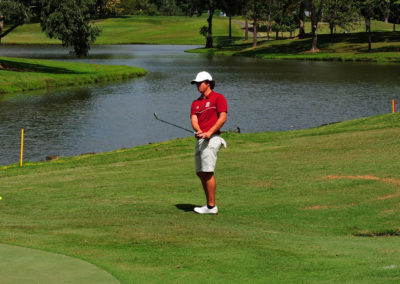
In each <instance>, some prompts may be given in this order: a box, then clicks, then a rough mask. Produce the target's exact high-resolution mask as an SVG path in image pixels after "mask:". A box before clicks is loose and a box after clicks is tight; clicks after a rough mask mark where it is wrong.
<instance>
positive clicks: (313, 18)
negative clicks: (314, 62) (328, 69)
mask: <svg viewBox="0 0 400 284" xmlns="http://www.w3.org/2000/svg"><path fill="white" fill-rule="evenodd" d="M313 2H314V1H312V7H311V34H312V45H311V51H313V52H315V51H317V50H318V48H317V42H318V21H317V15H316V11H315V7H314V3H313Z"/></svg>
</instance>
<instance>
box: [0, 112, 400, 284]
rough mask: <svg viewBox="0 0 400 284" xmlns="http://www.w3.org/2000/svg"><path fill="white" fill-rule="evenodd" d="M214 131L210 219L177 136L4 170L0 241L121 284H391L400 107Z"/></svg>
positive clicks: (186, 143) (395, 269)
mask: <svg viewBox="0 0 400 284" xmlns="http://www.w3.org/2000/svg"><path fill="white" fill-rule="evenodd" d="M223 137H224V138H225V140H226V141H227V143H228V148H227V149H223V150H221V152H220V153H219V160H218V165H217V170H216V176H217V180H218V190H217V205H218V207H219V214H218V215H217V216H202V215H198V214H195V213H193V211H192V209H193V207H194V206H195V205H196V206H197V205H201V204H203V202H204V200H203V199H204V196H203V195H204V193H203V192H202V189H201V186H200V184H199V181H198V179H197V177H196V175H195V173H194V169H193V167H194V165H193V148H194V142H195V140H194V138H186V139H176V140H173V141H168V142H164V143H155V144H151V145H145V146H141V147H136V148H132V149H123V150H119V151H114V152H108V153H99V154H96V155H86V156H79V157H70V158H62V159H59V160H55V161H52V162H47V163H46V162H40V163H27V164H25V166H24V167H23V168H19V167H18V165H10V166H3V167H1V168H0V182H1V183H0V195H1V196H2V197H3V199H2V200H1V201H0V239H1V242H2V243H6V244H12V245H18V246H25V247H30V248H36V249H40V250H44V251H48V252H55V253H58V254H65V255H69V256H73V257H77V258H79V259H83V260H85V261H88V262H90V263H92V264H94V265H96V266H97V267H100V268H102V269H104V270H105V271H107V272H108V273H110V274H112V275H113V276H115V277H116V278H117V279H118V280H119V281H121V282H122V283H143V282H145V283H146V282H151V283H185V282H186V283H188V282H190V283H205V282H215V283H233V282H234V283H239V282H246V283H299V282H300V283H301V282H306V283H397V282H399V280H400V278H399V275H400V260H399V257H398V256H399V253H400V249H399V248H400V239H399V235H400V229H399V223H400V217H399V216H400V207H399V201H400V175H399V169H400V143H399V138H400V113H396V114H386V115H379V116H374V117H368V118H362V119H358V120H354V121H349V122H343V123H337V124H332V125H327V126H323V127H319V128H314V129H307V130H296V131H288V132H266V133H252V134H243V133H242V134H238V133H225V134H224V135H223Z"/></svg>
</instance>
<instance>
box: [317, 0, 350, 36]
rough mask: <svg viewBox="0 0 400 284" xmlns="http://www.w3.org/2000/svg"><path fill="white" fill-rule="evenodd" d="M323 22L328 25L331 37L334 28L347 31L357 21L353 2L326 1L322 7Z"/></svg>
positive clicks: (348, 0)
mask: <svg viewBox="0 0 400 284" xmlns="http://www.w3.org/2000/svg"><path fill="white" fill-rule="evenodd" d="M322 13H323V15H324V21H325V22H328V23H329V28H330V31H331V35H333V33H334V30H335V28H336V26H339V27H341V28H342V29H344V30H349V29H350V28H351V26H352V24H353V23H355V22H356V21H357V19H358V14H357V9H356V5H355V3H354V1H352V0H347V1H340V0H326V3H325V5H324V7H323V12H322Z"/></svg>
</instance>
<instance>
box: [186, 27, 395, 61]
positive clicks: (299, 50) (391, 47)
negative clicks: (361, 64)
mask: <svg viewBox="0 0 400 284" xmlns="http://www.w3.org/2000/svg"><path fill="white" fill-rule="evenodd" d="M306 27H309V24H308V25H307V26H306ZM372 27H373V32H372V51H371V52H368V36H367V34H366V33H365V32H363V29H365V28H364V26H363V25H361V24H358V25H355V26H354V27H353V29H352V30H350V31H349V32H350V33H347V34H343V33H342V31H341V30H338V33H337V34H335V35H333V36H331V35H330V31H329V27H328V25H327V24H325V23H322V24H320V26H319V31H318V32H319V35H318V48H319V52H315V53H311V52H310V49H311V43H312V39H311V37H310V36H308V37H306V38H304V39H299V38H279V39H274V37H273V38H271V40H266V38H260V39H259V41H258V46H257V47H256V48H253V43H252V39H250V40H249V41H243V40H239V41H236V42H235V43H234V44H231V45H224V46H218V47H216V48H213V49H194V50H191V51H190V52H196V53H213V54H220V55H228V56H232V55H238V56H250V57H259V58H264V59H297V60H325V61H370V62H396V63H398V62H400V32H392V29H393V26H392V25H391V24H385V23H383V22H378V21H373V24H372ZM306 32H309V31H308V30H307V29H306ZM261 34H262V35H264V36H265V33H261ZM274 35H275V34H273V35H272V36H274ZM288 36H289V34H284V37H288Z"/></svg>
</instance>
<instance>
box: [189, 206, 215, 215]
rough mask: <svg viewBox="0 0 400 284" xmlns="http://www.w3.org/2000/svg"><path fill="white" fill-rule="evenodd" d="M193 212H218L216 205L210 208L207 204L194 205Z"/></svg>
mask: <svg viewBox="0 0 400 284" xmlns="http://www.w3.org/2000/svg"><path fill="white" fill-rule="evenodd" d="M194 212H196V213H198V214H218V207H217V206H214V208H212V209H208V207H207V204H206V205H204V206H201V207H195V208H194Z"/></svg>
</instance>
